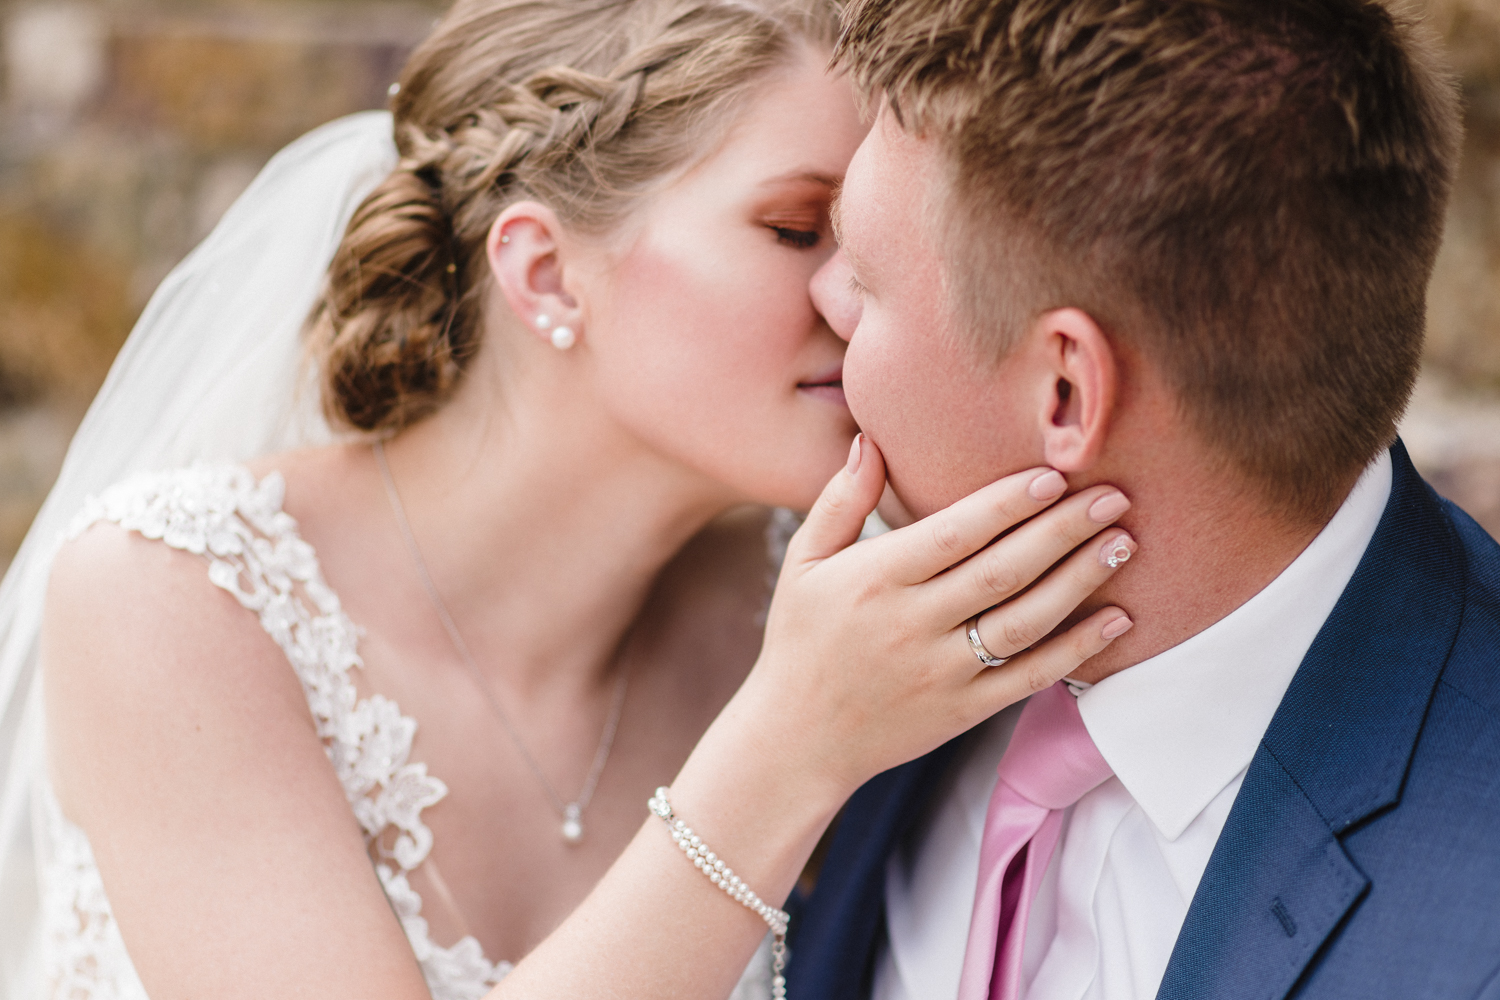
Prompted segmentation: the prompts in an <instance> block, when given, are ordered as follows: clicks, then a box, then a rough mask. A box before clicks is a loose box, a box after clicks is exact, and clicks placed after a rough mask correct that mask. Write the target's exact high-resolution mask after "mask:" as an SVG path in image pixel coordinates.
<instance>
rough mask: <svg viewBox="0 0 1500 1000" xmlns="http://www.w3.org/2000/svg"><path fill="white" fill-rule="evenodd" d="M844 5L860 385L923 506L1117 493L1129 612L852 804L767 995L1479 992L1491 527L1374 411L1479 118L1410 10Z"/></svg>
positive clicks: (1487, 918) (1493, 927) (1419, 322)
mask: <svg viewBox="0 0 1500 1000" xmlns="http://www.w3.org/2000/svg"><path fill="white" fill-rule="evenodd" d="M845 28H846V30H845V34H844V36H843V39H842V41H841V43H840V48H839V57H838V58H839V60H840V62H841V64H842V65H843V66H844V67H846V68H847V69H848V70H849V71H850V72H851V74H852V76H853V78H854V79H855V80H856V81H857V82H858V83H859V84H860V85H861V86H862V87H863V88H864V90H865V91H866V92H867V93H868V94H869V96H870V97H871V99H872V106H875V107H878V113H877V116H876V119H875V122H874V125H873V128H872V130H871V132H870V135H869V138H868V139H867V141H866V142H865V144H864V146H863V147H862V148H861V149H860V151H859V153H858V155H857V156H856V157H855V160H854V162H853V163H852V164H851V166H850V168H849V173H848V177H847V180H846V183H845V186H844V189H843V192H842V195H841V202H840V205H839V210H838V219H837V222H838V229H839V235H840V240H841V244H842V248H843V252H842V255H841V256H840V257H837V258H835V259H834V260H833V261H831V262H830V264H829V265H828V267H826V268H825V269H824V271H823V272H821V273H820V274H819V276H818V277H817V278H816V279H815V282H814V295H815V297H816V298H817V300H818V301H819V304H820V307H821V308H822V309H823V310H824V313H825V315H827V316H828V317H829V321H830V323H832V324H833V326H834V327H835V329H836V330H838V331H839V332H840V334H841V335H843V336H845V337H846V338H848V339H849V349H848V355H847V359H846V363H845V389H846V393H847V395H848V399H849V402H850V406H851V408H852V409H853V411H854V414H855V416H856V417H857V418H858V419H859V421H860V424H861V426H862V427H863V428H864V429H865V431H866V432H867V433H868V434H869V435H870V437H871V438H872V439H873V440H874V441H875V442H876V443H878V444H879V446H880V447H881V449H882V451H883V453H884V455H885V459H886V462H887V464H888V469H889V477H890V484H891V487H892V490H893V491H894V494H895V495H896V497H897V498H899V500H900V501H901V504H902V505H904V507H905V508H906V510H907V511H908V512H909V514H910V515H912V516H922V515H925V514H928V513H930V512H932V511H934V510H936V509H939V508H941V507H943V506H945V505H947V504H949V503H951V502H953V501H954V500H956V499H957V498H959V497H961V496H963V495H965V494H967V493H969V492H971V491H972V490H974V489H976V488H978V487H980V486H982V485H984V484H986V483H989V482H991V481H993V480H995V479H997V478H999V477H1001V476H1003V475H1005V474H1007V473H1010V472H1013V471H1016V470H1018V469H1022V468H1026V467H1029V466H1034V465H1038V464H1043V463H1045V464H1049V465H1051V466H1053V467H1054V468H1057V469H1059V470H1061V471H1062V472H1064V473H1065V474H1066V475H1067V476H1068V479H1069V482H1070V484H1071V485H1072V487H1074V488H1082V487H1085V486H1087V485H1089V484H1091V483H1096V482H1110V483H1114V484H1116V485H1118V486H1120V487H1121V488H1122V489H1124V490H1125V492H1126V493H1127V494H1128V495H1130V497H1131V498H1132V500H1133V501H1134V506H1133V508H1132V511H1131V513H1130V514H1129V516H1128V517H1127V518H1126V519H1124V520H1122V522H1121V523H1122V525H1123V526H1125V527H1128V528H1129V529H1130V531H1131V532H1132V533H1133V534H1134V536H1135V538H1136V539H1137V540H1138V541H1139V543H1140V550H1139V553H1138V555H1137V557H1136V558H1135V559H1134V560H1132V562H1131V564H1130V566H1129V567H1127V568H1126V569H1125V570H1123V571H1122V572H1120V573H1119V574H1118V575H1117V576H1115V577H1114V578H1113V579H1112V580H1111V582H1110V583H1109V584H1108V585H1107V586H1106V588H1105V589H1104V590H1101V592H1100V593H1099V594H1098V595H1096V596H1097V601H1098V605H1097V606H1103V605H1105V604H1117V605H1119V606H1121V607H1123V608H1125V609H1126V610H1127V611H1128V612H1129V613H1130V615H1131V617H1132V618H1133V619H1134V620H1135V621H1136V622H1137V625H1136V627H1135V629H1134V630H1133V631H1132V632H1130V633H1128V634H1127V635H1125V636H1124V637H1123V638H1121V639H1119V640H1117V641H1116V642H1115V643H1114V644H1113V645H1112V646H1111V647H1109V648H1108V649H1107V650H1106V652H1104V653H1102V654H1101V655H1099V656H1098V657H1096V658H1095V659H1094V660H1091V661H1089V662H1088V663H1087V664H1085V666H1084V668H1083V669H1082V670H1080V671H1079V672H1078V674H1076V675H1075V678H1074V681H1075V683H1073V684H1071V685H1070V686H1069V687H1068V688H1057V689H1052V690H1050V691H1048V692H1046V693H1045V697H1044V696H1041V695H1039V696H1037V697H1036V698H1033V699H1032V700H1031V702H1030V703H1028V704H1027V705H1026V706H1024V707H1019V706H1018V707H1017V708H1013V709H1011V710H1007V711H1006V712H1003V713H1001V714H1000V715H998V716H996V717H995V718H993V719H991V720H990V721H989V722H987V723H986V724H984V725H983V726H981V727H979V728H978V729H977V730H975V731H974V732H971V733H970V734H968V735H967V736H966V737H964V738H961V739H960V740H956V741H954V742H953V743H951V744H949V745H947V746H945V747H943V748H941V749H940V750H938V751H936V752H934V753H933V754H930V755H929V756H928V757H925V758H922V759H920V760H918V761H915V762H913V763H911V764H908V765H906V766H904V767H901V768H897V769H896V770H894V771H890V772H887V773H886V774H884V775H881V776H879V777H877V778H876V779H875V780H873V781H872V782H871V783H870V784H868V785H867V786H866V787H865V788H864V789H862V790H861V791H860V792H859V793H858V794H857V795H856V796H855V797H854V799H852V800H851V801H850V803H849V804H848V806H847V808H846V810H845V812H844V816H843V820H842V822H841V824H840V826H839V827H838V830H837V833H836V835H835V837H834V839H833V841H832V844H831V847H830V849H829V854H828V857H827V860H826V862H825V864H824V866H823V869H822V873H821V875H820V878H819V881H818V884H817V887H816V890H815V891H814V892H813V894H812V895H811V897H810V898H809V899H808V900H807V901H806V903H805V905H804V906H803V907H802V910H801V912H800V914H799V915H798V916H797V918H796V919H795V920H794V922H793V926H794V927H796V928H799V930H798V931H797V932H796V933H797V935H798V936H797V937H796V939H795V940H794V942H793V950H792V954H793V961H792V965H791V967H790V973H789V975H790V978H791V983H790V989H789V992H790V995H791V996H793V997H795V998H796V1000H832V998H849V1000H854V998H863V997H869V996H874V997H876V998H880V1000H897V998H900V1000H928V998H952V997H954V996H960V997H961V998H962V1000H982V998H989V997H996V998H1004V1000H1019V998H1021V997H1027V998H1032V1000H1080V998H1086V997H1087V998H1116V997H1128V998H1136V1000H1147V998H1150V997H1152V996H1156V997H1161V998H1184V1000H1186V998H1193V1000H1207V998H1239V997H1243V998H1246V1000H1250V998H1271V1000H1276V998H1282V997H1290V996H1297V997H1306V998H1314V997H1317V998H1339V1000H1343V998H1370V997H1390V998H1401V1000H1418V998H1428V997H1430V998H1450V997H1481V998H1485V1000H1500V548H1497V546H1496V545H1495V544H1494V542H1492V541H1491V540H1490V539H1489V538H1488V537H1487V536H1486V535H1485V534H1484V533H1483V532H1482V531H1481V530H1480V529H1479V528H1478V527H1476V526H1475V524H1474V523H1473V521H1471V520H1470V519H1469V518H1468V517H1467V516H1465V515H1464V514H1463V513H1462V512H1461V511H1459V510H1458V509H1457V508H1455V507H1453V506H1452V505H1451V504H1449V503H1447V502H1446V501H1443V500H1441V499H1439V498H1438V497H1436V496H1435V495H1434V494H1433V493H1432V491H1431V490H1430V489H1429V488H1428V487H1427V486H1426V484H1425V483H1423V482H1422V480H1421V479H1420V478H1419V477H1418V475H1417V474H1416V472H1415V471H1414V470H1413V469H1412V466H1411V463H1410V462H1409V460H1408V458H1407V456H1406V452H1405V450H1404V449H1403V448H1402V446H1401V445H1400V444H1399V443H1395V444H1393V443H1392V442H1393V441H1394V440H1395V427H1396V421H1397V418H1398V417H1399V416H1400V413H1401V411H1402V409H1403V407H1404V406H1405V403H1406V400H1407V398H1408V395H1409V393H1410V391H1411V387H1412V383H1413V380H1414V378H1415V376H1416V372H1417V365H1418V359H1419V354H1420V349H1421V341H1422V333H1423V322H1424V314H1425V294H1426V285H1427V280H1428V276H1429V273H1430V271H1431V267H1432V262H1433V259H1434V256H1435V254H1436V252H1437V249H1438V244H1439V241H1440V238H1441V232H1442V224H1443V216H1444V208H1445V204H1446V200H1447V194H1448V190H1449V186H1450V182H1451V179H1452V175H1453V171H1454V167H1455V162H1456V159H1457V149H1458V134H1459V125H1458V117H1457V109H1456V98H1455V95H1454V92H1453V88H1452V86H1451V84H1450V83H1449V81H1448V78H1447V76H1446V75H1445V73H1444V72H1443V71H1442V70H1441V69H1440V68H1439V67H1438V66H1437V63H1436V60H1435V59H1434V57H1433V55H1432V52H1431V49H1430V48H1429V47H1428V45H1427V43H1426V42H1425V41H1424V40H1423V38H1422V36H1421V35H1420V34H1419V33H1418V32H1417V30H1416V29H1414V28H1413V27H1412V26H1411V25H1410V24H1408V23H1407V22H1406V21H1405V20H1403V19H1402V18H1401V17H1400V16H1399V15H1397V14H1395V13H1393V12H1392V11H1391V9H1390V8H1388V7H1387V6H1385V5H1384V4H1382V3H1377V2H1375V0H855V2H854V3H853V4H852V6H851V7H850V9H849V10H848V11H847V12H846V19H845ZM1089 610H1091V609H1090V608H1084V609H1082V611H1083V612H1087V611H1089ZM981 638H988V639H989V640H990V641H991V642H992V643H993V644H995V645H997V646H999V645H1002V642H1001V641H1000V640H1001V639H1002V638H1003V637H998V636H991V637H981ZM1074 695H1076V696H1077V697H1076V701H1075V700H1074ZM1065 723H1066V724H1067V725H1066V726H1065V725H1064V724H1065ZM1069 727H1071V728H1069ZM1063 728H1069V735H1068V738H1069V739H1071V740H1074V741H1075V742H1074V743H1071V744H1069V747H1070V749H1067V750H1066V751H1063V750H1059V749H1057V748H1056V747H1053V748H1051V749H1049V748H1048V747H1047V744H1046V740H1045V739H1044V737H1048V736H1049V735H1051V734H1052V731H1053V730H1058V731H1060V730H1061V729H1063ZM1013 735H1014V740H1012V736H1013ZM1064 753H1066V754H1067V755H1069V756H1068V757H1067V760H1068V761H1073V762H1075V763H1076V762H1079V761H1083V762H1085V763H1086V764H1087V766H1085V765H1084V764H1077V766H1076V767H1073V769H1072V770H1073V771H1074V772H1076V773H1073V774H1072V775H1071V776H1072V777H1078V776H1079V775H1080V774H1083V773H1084V772H1088V773H1087V777H1086V778H1085V779H1084V780H1081V781H1078V782H1075V783H1074V786H1073V787H1071V788H1064V785H1066V784H1067V782H1055V781H1054V778H1055V777H1057V776H1056V775H1055V774H1054V773H1053V772H1057V771H1059V770H1060V769H1059V768H1058V767H1057V766H1056V765H1057V762H1058V761H1059V760H1060V759H1062V756H1063V754H1064ZM997 765H998V766H999V768H1000V770H1001V772H1002V773H1003V774H1004V775H1006V778H1005V780H1004V781H1000V782H998V783H997V777H996V767H997ZM1061 770H1063V771H1067V770H1068V769H1067V768H1062V769H1061ZM1063 776H1064V777H1067V776H1069V775H1063ZM1049 783H1050V784H1049ZM1028 817H1029V818H1028ZM1033 820H1035V822H1033ZM1028 824H1030V826H1028ZM1038 824H1039V825H1040V827H1041V832H1035V833H1033V829H1034V828H1035V827H1036V826H1037V825H1038ZM1023 827H1024V828H1025V829H1021V828H1023ZM1018 829H1020V833H1019V834H1017V830H1018ZM1028 838H1029V839H1028Z"/></svg>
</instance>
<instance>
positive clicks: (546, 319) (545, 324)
mask: <svg viewBox="0 0 1500 1000" xmlns="http://www.w3.org/2000/svg"><path fill="white" fill-rule="evenodd" d="M536 328H537V329H538V330H550V329H552V317H551V316H548V315H547V314H546V313H538V314H537V317H536Z"/></svg>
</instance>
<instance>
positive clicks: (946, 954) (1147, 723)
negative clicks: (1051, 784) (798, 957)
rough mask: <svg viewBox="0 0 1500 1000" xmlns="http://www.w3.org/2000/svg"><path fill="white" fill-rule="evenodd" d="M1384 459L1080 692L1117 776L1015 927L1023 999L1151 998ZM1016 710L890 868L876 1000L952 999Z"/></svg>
mask: <svg viewBox="0 0 1500 1000" xmlns="http://www.w3.org/2000/svg"><path fill="white" fill-rule="evenodd" d="M1390 490H1391V460H1390V456H1389V455H1388V454H1382V456H1381V457H1380V458H1379V459H1378V460H1376V461H1375V462H1374V463H1372V464H1371V466H1370V468H1369V469H1368V470H1366V472H1365V474H1364V476H1363V477H1362V478H1361V479H1360V481H1359V483H1358V484H1357V485H1356V486H1355V488H1354V490H1353V491H1352V492H1351V493H1350V494H1349V497H1348V499H1346V500H1345V501H1344V504H1343V506H1342V507H1340V508H1339V510H1338V513H1336V514H1335V515H1334V517H1333V519H1332V520H1331V521H1329V522H1328V524H1327V526H1325V527H1324V529H1323V531H1322V532H1321V533H1319V535H1318V536H1317V538H1315V539H1314V540H1313V541H1312V543H1311V544H1310V545H1308V547H1307V548H1306V549H1305V550H1304V551H1303V552H1302V554H1301V555H1299V556H1298V557H1297V558H1296V560H1295V561H1293V562H1292V564H1291V565H1290V566H1288V567H1287V568H1286V569H1285V570H1284V571H1283V572H1282V573H1281V575H1279V576H1278V577H1276V579H1275V580H1273V581H1271V583H1270V584H1268V585H1267V586H1266V587H1265V589H1263V590H1261V592H1260V593H1258V594H1256V595H1255V596H1254V597H1252V598H1251V599H1250V600H1248V601H1246V602H1245V603H1244V604H1243V605H1241V606H1240V607H1239V608H1236V609H1235V610H1234V611H1233V612H1231V613H1230V614H1229V615H1227V616H1226V617H1224V618H1223V619H1221V620H1220V621H1218V622H1216V623H1214V624H1213V625H1211V626H1209V627H1208V628H1207V629H1204V630H1203V631H1202V632H1200V633H1198V634H1197V635H1195V636H1192V637H1191V638H1189V639H1187V640H1186V641H1185V642H1182V643H1181V644H1179V645H1177V646H1174V647H1173V648H1171V649H1169V650H1166V651H1165V652H1163V653H1159V654H1157V655H1156V656H1153V657H1152V658H1151V659H1149V660H1145V661H1143V662H1141V663H1139V664H1136V665H1135V666H1133V667H1130V668H1129V669H1127V670H1122V671H1121V672H1119V673H1117V674H1114V675H1113V676H1111V677H1108V678H1106V679H1105V680H1103V681H1100V682H1099V683H1098V684H1096V685H1094V686H1092V687H1087V686H1086V685H1080V686H1078V689H1077V690H1078V709H1079V712H1080V713H1081V714H1082V716H1083V721H1084V724H1085V725H1086V726H1087V727H1088V730H1089V734H1090V735H1091V736H1092V737H1093V738H1094V743H1095V744H1096V745H1097V746H1098V747H1099V752H1100V753H1101V754H1103V755H1104V759H1105V760H1106V761H1108V762H1109V764H1110V766H1111V767H1112V768H1113V769H1114V773H1115V776H1114V777H1113V778H1110V779H1109V780H1108V781H1106V782H1105V783H1104V784H1102V785H1100V786H1099V787H1098V788H1096V789H1094V790H1093V791H1092V792H1089V793H1088V794H1087V795H1085V796H1084V797H1083V798H1082V799H1080V800H1079V801H1078V803H1077V805H1075V806H1074V807H1073V808H1072V809H1070V810H1069V811H1068V813H1067V814H1066V817H1065V819H1064V825H1063V832H1062V839H1061V840H1060V841H1059V844H1058V849H1057V851H1056V852H1055V853H1054V854H1053V856H1052V861H1051V863H1050V864H1049V865H1048V867H1047V871H1046V873H1045V875H1044V876H1043V878H1042V882H1041V885H1040V887H1039V889H1038V892H1037V897H1036V900H1035V902H1034V903H1033V904H1032V908H1031V913H1030V916H1029V917H1028V919H1027V925H1026V943H1025V946H1024V950H1023V953H1022V961H1021V987H1022V996H1023V997H1024V998H1025V1000H1152V998H1154V997H1155V996H1156V991H1157V989H1158V988H1159V987H1160V985H1161V979H1162V975H1163V974H1164V973H1165V972H1166V968H1167V960H1168V959H1169V958H1170V957H1171V954H1172V947H1173V945H1174V944H1175V943H1176V940H1177V933H1178V931H1179V930H1180V929H1181V927H1182V922H1183V919H1184V918H1185V917H1186V916H1187V910H1188V904H1189V903H1191V902H1192V898H1193V893H1194V892H1196V891H1197V888H1198V881H1199V879H1201V878H1202V877H1203V870H1204V868H1205V867H1207V865H1208V858H1209V855H1210V854H1212V853H1213V849H1214V844H1215V843H1216V842H1217V841H1218V839H1219V833H1220V832H1221V831H1222V830H1223V828H1224V822H1225V820H1226V819H1227V818H1228V816H1229V809H1230V806H1232V805H1233V804H1234V799H1235V796H1236V795H1237V794H1238V792H1239V789H1240V784H1241V782H1243V781H1244V778H1245V771H1246V769H1247V768H1248V767H1249V765H1250V759H1251V757H1253V756H1254V755H1255V751H1256V748H1257V747H1258V746H1259V744H1260V739H1261V736H1262V735H1264V733H1265V731H1266V728H1267V726H1269V725H1270V722H1271V717H1272V715H1274V714H1275V712H1276V708H1277V706H1278V705H1280V703H1281V699H1282V696H1283V695H1284V694H1285V693H1286V689H1287V687H1288V685H1290V684H1291V681H1292V675H1293V674H1295V673H1296V672H1297V668H1298V666H1299V665H1301V663H1302V659H1303V657H1304V656H1305V655H1306V654H1307V650H1308V648H1309V647H1310V646H1311V645H1312V642H1313V639H1314V638H1315V637H1316V636H1317V633H1318V630H1319V629H1321V628H1322V626H1323V622H1324V621H1325V620H1326V619H1327V618H1328V615H1329V613H1330V612H1332V610H1333V606H1334V604H1335V603H1336V602H1337V601H1338V598H1339V595H1340V594H1342V593H1343V591H1344V588H1345V586H1347V584H1348V583H1349V579H1350V577H1352V576H1353V575H1354V570H1355V567H1356V566H1358V565H1359V561H1360V558H1361V557H1362V556H1363V555H1364V552H1365V548H1366V547H1367V546H1368V545H1369V542H1370V539H1371V538H1372V537H1373V536H1374V534H1375V528H1376V526H1377V525H1378V524H1379V522H1380V517H1381V515H1382V513H1383V512H1384V510H1385V505H1386V500H1387V499H1388V498H1389V496H1390ZM1020 710H1021V706H1020V705H1013V706H1011V707H1010V708H1008V709H1006V710H1005V711H1003V712H1001V713H1000V714H998V715H996V716H995V717H994V718H992V719H991V720H989V721H988V722H986V723H985V724H984V725H983V726H982V727H980V728H979V729H978V730H977V731H976V732H975V734H974V736H973V737H972V739H971V741H970V744H969V746H968V747H967V748H966V750H965V753H966V756H965V758H964V759H963V760H962V761H961V762H960V763H959V764H957V765H956V766H955V767H954V769H953V770H952V772H951V773H950V775H949V778H948V779H947V785H946V786H945V787H944V788H943V789H941V790H940V791H939V793H938V794H937V795H936V796H935V797H934V799H933V804H932V805H931V806H930V807H929V810H928V813H927V815H926V816H924V817H923V820H922V822H921V823H920V824H919V825H918V827H917V831H916V835H915V836H914V837H913V838H912V839H911V840H910V842H908V843H906V844H904V845H902V846H901V847H900V848H899V849H898V850H897V851H896V852H895V853H893V854H892V856H891V858H890V859H889V861H888V862H887V865H886V876H885V902H886V928H887V931H888V934H887V943H886V944H885V945H884V946H883V948H882V950H881V953H880V955H879V956H878V958H877V961H876V972H875V992H874V1000H947V998H952V997H956V996H957V994H958V980H959V975H960V972H961V970H962V968H963V957H964V948H965V945H966V944H967V941H968V933H969V916H970V913H971V911H972V908H973V905H974V888H975V885H976V883H977V882H978V870H979V844H980V838H981V836H982V834H983V832H984V820H985V813H986V812H987V810H988V807H989V800H990V793H991V792H992V791H993V790H994V787H995V780H996V778H995V766H996V765H997V764H998V763H999V761H1000V758H1001V756H1003V755H1004V753H1005V747H1006V744H1007V743H1008V742H1009V741H1010V734H1011V732H1012V730H1013V729H1014V728H1015V724H1016V717H1017V716H1018V715H1019V714H1020Z"/></svg>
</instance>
